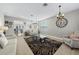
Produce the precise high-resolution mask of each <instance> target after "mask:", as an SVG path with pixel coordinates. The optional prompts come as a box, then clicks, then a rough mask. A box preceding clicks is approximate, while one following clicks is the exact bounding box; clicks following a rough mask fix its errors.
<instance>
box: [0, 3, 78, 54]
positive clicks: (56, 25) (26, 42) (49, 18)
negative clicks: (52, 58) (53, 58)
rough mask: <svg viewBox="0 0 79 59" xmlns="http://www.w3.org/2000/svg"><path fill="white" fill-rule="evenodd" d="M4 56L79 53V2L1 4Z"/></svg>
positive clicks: (0, 49) (1, 51)
mask: <svg viewBox="0 0 79 59" xmlns="http://www.w3.org/2000/svg"><path fill="white" fill-rule="evenodd" d="M0 55H79V3H0Z"/></svg>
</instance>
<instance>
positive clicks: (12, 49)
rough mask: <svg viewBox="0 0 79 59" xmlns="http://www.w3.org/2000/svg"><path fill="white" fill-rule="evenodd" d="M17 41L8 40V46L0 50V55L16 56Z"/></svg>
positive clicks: (13, 39) (14, 39)
mask: <svg viewBox="0 0 79 59" xmlns="http://www.w3.org/2000/svg"><path fill="white" fill-rule="evenodd" d="M16 45H17V39H16V38H12V39H8V44H7V45H6V46H5V47H4V48H3V49H2V48H0V55H16Z"/></svg>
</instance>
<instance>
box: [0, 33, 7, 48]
mask: <svg viewBox="0 0 79 59" xmlns="http://www.w3.org/2000/svg"><path fill="white" fill-rule="evenodd" d="M7 44H8V40H7V39H6V37H5V35H4V34H3V32H0V46H1V47H2V48H4V47H5V46H6V45H7Z"/></svg>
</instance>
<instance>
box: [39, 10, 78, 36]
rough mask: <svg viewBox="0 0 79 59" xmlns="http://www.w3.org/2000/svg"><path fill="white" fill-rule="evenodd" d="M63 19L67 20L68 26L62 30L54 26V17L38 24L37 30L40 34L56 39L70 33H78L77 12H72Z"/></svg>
mask: <svg viewBox="0 0 79 59" xmlns="http://www.w3.org/2000/svg"><path fill="white" fill-rule="evenodd" d="M65 18H67V19H68V25H67V26H66V27H64V28H59V27H57V26H56V20H57V19H56V17H51V18H48V19H45V20H42V21H40V22H39V28H40V32H41V34H47V35H53V36H58V37H64V36H67V35H69V34H70V33H71V32H73V31H74V32H77V33H78V32H79V10H76V11H72V12H69V13H66V14H65Z"/></svg>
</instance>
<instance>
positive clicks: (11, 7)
mask: <svg viewBox="0 0 79 59" xmlns="http://www.w3.org/2000/svg"><path fill="white" fill-rule="evenodd" d="M58 5H62V8H63V12H65V13H66V12H70V11H72V10H76V9H79V3H63V4H59V3H48V6H43V3H4V4H3V3H2V4H1V3H0V12H2V13H4V14H6V15H9V16H16V17H22V18H26V19H28V20H33V21H35V20H36V19H38V20H42V19H45V18H48V17H51V16H55V15H56V14H57V13H58Z"/></svg>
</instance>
